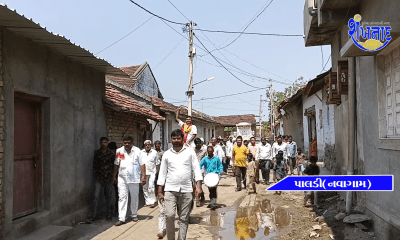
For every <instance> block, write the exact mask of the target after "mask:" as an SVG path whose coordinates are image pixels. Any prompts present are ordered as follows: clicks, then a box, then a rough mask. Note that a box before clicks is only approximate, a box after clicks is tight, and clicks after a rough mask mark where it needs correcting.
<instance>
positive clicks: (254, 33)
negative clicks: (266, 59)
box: [194, 28, 303, 37]
mask: <svg viewBox="0 0 400 240" xmlns="http://www.w3.org/2000/svg"><path fill="white" fill-rule="evenodd" d="M194 30H200V31H203V32H212V33H231V34H236V33H240V34H244V35H260V36H277V37H303V35H301V34H280V33H258V32H233V31H222V30H207V29H201V28H196V29H194Z"/></svg>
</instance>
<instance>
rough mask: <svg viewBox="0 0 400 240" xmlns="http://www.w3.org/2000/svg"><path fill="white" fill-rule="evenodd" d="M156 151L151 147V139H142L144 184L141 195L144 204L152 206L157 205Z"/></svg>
mask: <svg viewBox="0 0 400 240" xmlns="http://www.w3.org/2000/svg"><path fill="white" fill-rule="evenodd" d="M157 155H158V153H157V151H156V150H154V149H151V141H150V140H146V141H144V149H143V150H142V158H143V162H145V164H146V184H145V185H144V186H143V195H144V200H145V206H149V207H151V208H154V207H155V206H157V202H156V194H155V185H154V180H155V179H156V173H157V169H156V164H157V162H156V161H157Z"/></svg>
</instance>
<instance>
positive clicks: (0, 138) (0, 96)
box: [0, 26, 5, 239]
mask: <svg viewBox="0 0 400 240" xmlns="http://www.w3.org/2000/svg"><path fill="white" fill-rule="evenodd" d="M2 50H3V42H2V28H1V26H0V239H3V234H2V232H3V223H4V214H3V209H4V203H3V169H4V149H3V146H4V145H3V144H4V135H3V131H4V110H5V109H4V105H5V104H4V90H3V85H4V81H3V64H2V60H3V59H2Z"/></svg>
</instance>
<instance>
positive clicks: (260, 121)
mask: <svg viewBox="0 0 400 240" xmlns="http://www.w3.org/2000/svg"><path fill="white" fill-rule="evenodd" d="M261 114H262V95H260V114H259V120H258V121H259V123H260V139H261V133H262V124H261V116H262V115H261Z"/></svg>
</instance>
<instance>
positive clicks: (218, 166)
mask: <svg viewBox="0 0 400 240" xmlns="http://www.w3.org/2000/svg"><path fill="white" fill-rule="evenodd" d="M203 166H204V168H205V169H206V173H220V172H222V163H221V160H220V159H219V157H217V156H214V157H213V158H212V159H210V158H209V157H208V156H207V157H204V158H203V159H202V160H201V162H200V169H201V168H203Z"/></svg>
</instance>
